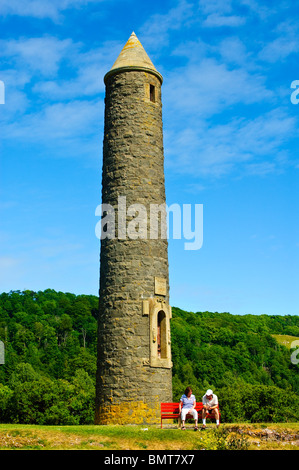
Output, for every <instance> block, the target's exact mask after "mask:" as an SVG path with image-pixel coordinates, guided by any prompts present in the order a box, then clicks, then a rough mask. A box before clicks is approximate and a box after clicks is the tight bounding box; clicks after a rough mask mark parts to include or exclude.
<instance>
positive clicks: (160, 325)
mask: <svg viewBox="0 0 299 470" xmlns="http://www.w3.org/2000/svg"><path fill="white" fill-rule="evenodd" d="M170 318H171V307H170V306H169V305H168V303H166V302H165V300H162V299H159V298H154V299H150V302H149V329H150V331H149V340H150V348H149V353H150V358H149V365H150V366H151V367H164V368H167V369H168V368H171V367H172V362H171V339H170Z"/></svg>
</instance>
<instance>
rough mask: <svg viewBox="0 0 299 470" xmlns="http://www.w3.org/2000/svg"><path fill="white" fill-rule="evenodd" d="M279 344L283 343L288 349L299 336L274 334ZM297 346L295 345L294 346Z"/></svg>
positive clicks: (298, 339)
mask: <svg viewBox="0 0 299 470" xmlns="http://www.w3.org/2000/svg"><path fill="white" fill-rule="evenodd" d="M272 336H273V337H274V338H275V339H276V341H277V342H278V343H279V344H282V345H283V346H285V347H286V348H288V349H291V345H292V343H294V341H299V337H298V336H289V335H272ZM293 347H295V346H293ZM296 347H297V346H296Z"/></svg>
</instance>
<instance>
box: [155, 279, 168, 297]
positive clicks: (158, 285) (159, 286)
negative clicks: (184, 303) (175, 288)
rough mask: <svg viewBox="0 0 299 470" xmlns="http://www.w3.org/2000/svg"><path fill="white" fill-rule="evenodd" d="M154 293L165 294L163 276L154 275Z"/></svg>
mask: <svg viewBox="0 0 299 470" xmlns="http://www.w3.org/2000/svg"><path fill="white" fill-rule="evenodd" d="M155 294H156V295H164V296H166V279H165V278H164V277H155Z"/></svg>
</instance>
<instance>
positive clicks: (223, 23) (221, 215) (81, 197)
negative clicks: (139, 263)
mask: <svg viewBox="0 0 299 470" xmlns="http://www.w3.org/2000/svg"><path fill="white" fill-rule="evenodd" d="M272 3H273V5H272ZM298 16H299V15H298V10H297V9H296V8H295V6H294V5H293V4H292V3H291V2H286V1H281V2H271V3H270V2H266V1H259V2H257V1H255V0H239V1H233V0H231V1H230V0H228V1H223V0H210V1H208V0H200V1H193V0H172V1H169V0H163V2H161V1H156V0H151V1H147V0H144V1H142V2H137V1H136V0H128V1H121V0H102V1H99V0H27V1H26V2H21V1H19V0H1V3H0V28H1V39H0V57H1V65H0V80H1V81H3V82H4V84H5V104H4V105H0V125H1V127H0V136H1V137H0V156H1V158H0V221H1V222H0V291H1V292H2V291H5V292H8V291H10V290H23V289H31V290H35V291H37V290H44V289H47V288H53V289H56V290H58V291H68V292H74V293H76V294H95V295H96V294H97V292H98V282H99V281H98V273H99V240H98V239H97V238H96V236H95V225H96V223H97V222H98V218H97V217H95V209H96V207H97V206H98V204H100V202H101V200H100V191H101V164H102V139H103V124H104V121H103V117H104V114H103V113H104V83H103V76H104V74H105V73H106V72H107V71H108V70H109V69H110V68H111V66H112V65H113V63H114V61H115V60H116V58H117V56H118V54H119V52H120V51H121V49H122V47H123V46H124V44H125V43H126V41H127V39H128V38H129V36H130V34H131V32H132V31H135V33H136V35H137V36H138V38H139V40H140V41H141V43H142V44H143V46H144V48H145V50H146V51H147V53H148V55H149V56H150V58H151V59H152V61H153V63H154V64H155V66H156V68H157V70H158V71H159V72H160V73H161V74H162V75H163V77H164V83H163V87H162V93H163V95H162V98H163V124H164V147H165V176H166V196H167V203H168V204H169V205H170V204H172V203H178V204H193V205H194V204H203V213H204V226H203V240H204V241H203V246H202V248H201V249H200V250H197V251H186V250H184V241H183V240H170V241H169V263H170V286H171V291H170V294H171V304H172V305H174V306H177V307H180V308H183V309H186V310H192V311H205V310H209V311H218V312H222V311H228V312H230V313H233V314H245V313H252V314H262V313H265V314H281V315H287V314H297V315H298V314H299V308H298V280H299V279H298V265H299V259H298V251H299V233H298V199H299V198H298V170H299V158H298V140H299V139H298V122H299V105H295V104H292V102H291V99H290V98H291V93H292V92H293V91H294V90H292V89H291V83H292V82H293V81H294V80H299V69H298V51H299V39H298V38H299V34H298V33H299V18H298Z"/></svg>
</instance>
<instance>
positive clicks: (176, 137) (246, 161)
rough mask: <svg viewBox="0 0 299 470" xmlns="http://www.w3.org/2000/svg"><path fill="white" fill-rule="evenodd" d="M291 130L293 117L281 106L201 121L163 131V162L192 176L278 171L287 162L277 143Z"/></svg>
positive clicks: (262, 173)
mask: <svg viewBox="0 0 299 470" xmlns="http://www.w3.org/2000/svg"><path fill="white" fill-rule="evenodd" d="M295 129H296V120H295V118H290V117H288V115H287V114H286V113H285V112H284V111H283V110H281V109H276V110H273V111H271V112H269V113H266V114H264V115H262V116H259V117H257V118H256V119H253V120H248V119H235V120H232V121H231V122H229V123H226V124H222V125H220V124H219V125H213V126H209V125H208V124H207V122H206V121H204V120H203V121H200V122H197V125H193V126H192V127H191V128H190V127H189V128H187V127H185V128H184V129H183V130H181V131H180V132H177V133H176V134H174V133H169V134H166V139H165V150H166V151H165V153H166V164H167V167H169V168H170V169H172V170H173V171H175V172H180V173H185V174H190V176H191V175H192V177H193V178H196V177H207V176H208V177H216V178H219V177H221V176H225V175H227V174H228V173H234V174H235V175H238V176H244V175H245V174H251V175H253V174H255V175H265V174H269V173H275V172H279V171H281V170H282V169H283V168H284V166H285V165H286V164H289V162H288V157H287V155H286V153H285V152H283V153H282V154H281V150H280V148H281V145H282V144H283V143H284V142H285V141H286V140H287V139H288V138H289V135H290V134H292V133H293V132H294V130H295Z"/></svg>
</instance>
